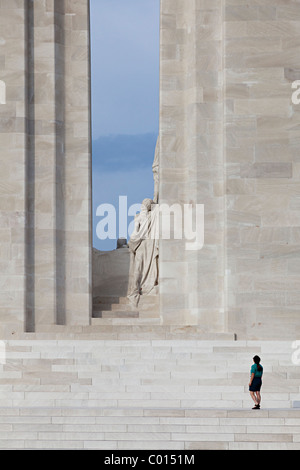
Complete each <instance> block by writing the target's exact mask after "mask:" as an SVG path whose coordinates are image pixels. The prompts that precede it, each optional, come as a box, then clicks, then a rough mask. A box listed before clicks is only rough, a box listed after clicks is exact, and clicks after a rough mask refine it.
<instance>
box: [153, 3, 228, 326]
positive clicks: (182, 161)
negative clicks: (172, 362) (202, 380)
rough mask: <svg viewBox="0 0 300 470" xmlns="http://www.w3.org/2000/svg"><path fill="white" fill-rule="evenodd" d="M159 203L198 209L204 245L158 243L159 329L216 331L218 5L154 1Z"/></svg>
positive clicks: (220, 309)
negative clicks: (190, 247)
mask: <svg viewBox="0 0 300 470" xmlns="http://www.w3.org/2000/svg"><path fill="white" fill-rule="evenodd" d="M161 10H162V11H161V76H160V86H161V93H160V143H161V149H160V155H161V160H160V195H161V199H160V202H161V203H168V204H174V203H179V204H181V205H182V207H184V205H186V204H192V206H193V207H194V209H195V206H196V204H204V211H205V219H204V224H205V226H204V235H205V240H204V246H203V248H202V249H201V250H200V249H199V250H194V251H190V250H187V249H186V240H184V239H183V240H182V241H180V240H162V241H161V244H160V298H161V316H162V319H163V322H164V323H165V324H175V325H191V324H192V325H193V324H196V325H201V326H203V329H204V330H210V331H223V330H224V329H225V315H224V291H223V283H224V210H223V208H224V207H223V206H224V187H223V63H222V57H223V54H222V52H223V44H222V39H223V9H222V2H221V1H218V2H216V1H206V0H200V1H199V0H189V1H188V2H186V1H185V0H176V1H173V0H162V2H161Z"/></svg>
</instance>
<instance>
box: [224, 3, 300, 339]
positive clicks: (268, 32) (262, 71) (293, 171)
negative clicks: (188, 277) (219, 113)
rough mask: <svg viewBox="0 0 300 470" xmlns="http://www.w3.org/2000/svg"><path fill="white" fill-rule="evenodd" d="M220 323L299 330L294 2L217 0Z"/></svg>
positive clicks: (259, 332)
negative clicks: (221, 39) (221, 52)
mask: <svg viewBox="0 0 300 470" xmlns="http://www.w3.org/2000/svg"><path fill="white" fill-rule="evenodd" d="M225 32H226V34H225V39H226V42H225V72H224V74H225V80H226V86H225V96H226V102H225V104H226V111H225V124H226V135H225V138H226V146H225V151H226V188H227V197H226V200H227V203H226V209H227V211H226V227H227V231H226V234H227V236H226V238H227V248H226V250H227V266H226V268H227V270H228V271H227V274H228V277H227V279H228V310H229V319H230V321H229V329H231V328H234V330H235V331H236V332H237V333H238V334H239V335H247V336H248V337H251V336H253V337H260V338H269V337H272V336H277V337H280V335H282V336H283V337H285V336H287V335H290V336H292V335H295V334H297V332H299V308H300V297H299V281H300V278H299V274H300V267H299V266H300V265H299V260H300V258H299V253H300V252H299V248H300V245H299V242H300V238H299V234H300V217H299V207H300V206H299V188H300V185H299V182H300V181H299V143H300V141H299V124H300V107H299V106H296V105H293V103H292V100H291V97H292V92H293V90H292V87H291V85H292V81H293V80H295V79H296V77H297V75H298V78H300V75H299V47H300V44H299V35H300V5H299V2H298V1H293V0H290V1H283V0H276V1H272V2H269V1H264V2H257V1H254V2H247V1H244V0H238V1H234V2H233V1H232V0H227V1H226V9H225Z"/></svg>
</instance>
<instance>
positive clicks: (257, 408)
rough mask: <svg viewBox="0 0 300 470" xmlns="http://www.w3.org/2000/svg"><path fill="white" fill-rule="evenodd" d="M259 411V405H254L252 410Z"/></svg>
mask: <svg viewBox="0 0 300 470" xmlns="http://www.w3.org/2000/svg"><path fill="white" fill-rule="evenodd" d="M259 409H260V405H255V406H254V407H253V408H252V410H259Z"/></svg>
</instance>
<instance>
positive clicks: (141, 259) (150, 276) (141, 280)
mask: <svg viewBox="0 0 300 470" xmlns="http://www.w3.org/2000/svg"><path fill="white" fill-rule="evenodd" d="M158 220H159V211H158V205H157V204H154V203H153V200H152V199H145V200H144V201H143V203H142V206H141V212H140V213H139V214H138V215H136V218H135V228H134V231H133V233H132V235H131V238H130V240H129V242H128V246H129V250H130V256H131V258H130V273H129V289H128V299H129V300H130V302H131V303H132V304H133V305H134V306H135V307H137V306H138V304H139V300H140V296H141V295H147V294H149V293H150V292H151V291H152V290H153V288H154V287H155V286H156V285H157V284H158Z"/></svg>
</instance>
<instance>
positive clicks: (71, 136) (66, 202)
mask: <svg viewBox="0 0 300 470" xmlns="http://www.w3.org/2000/svg"><path fill="white" fill-rule="evenodd" d="M0 9H1V15H0V16H1V20H0V21H1V22H3V25H2V24H1V33H2V35H1V46H0V47H1V51H0V57H1V58H2V57H3V58H4V59H3V60H2V61H1V60H0V67H1V69H0V70H1V76H0V79H2V80H3V81H4V82H5V83H6V88H7V96H6V98H7V99H6V104H5V105H1V106H0V113H1V117H2V116H3V119H1V133H2V134H3V139H2V142H3V145H2V146H1V147H2V148H1V166H2V168H3V170H4V172H3V173H2V174H1V184H0V190H1V196H0V197H1V219H2V220H3V224H1V225H2V228H1V237H2V240H1V241H2V243H1V247H3V248H2V250H1V258H0V262H1V265H2V268H3V269H1V283H0V288H1V304H0V305H1V309H0V313H1V319H2V320H3V324H4V323H5V324H6V325H7V327H8V329H11V330H13V329H14V330H20V331H22V330H26V331H38V330H39V328H44V327H45V326H48V325H55V324H63V325H74V324H75V325H76V324H77V325H87V324H89V322H90V316H91V306H92V302H91V300H92V299H91V295H92V294H91V250H92V243H91V149H90V142H91V138H90V58H89V2H88V0H68V1H67V0H46V1H44V0H34V1H33V0H20V1H16V2H9V1H6V0H1V2H0ZM2 36H3V37H2ZM5 240H6V242H5ZM3 243H5V245H3ZM5 247H6V248H5ZM3 299H6V301H5V302H4V300H3Z"/></svg>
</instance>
